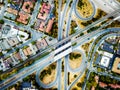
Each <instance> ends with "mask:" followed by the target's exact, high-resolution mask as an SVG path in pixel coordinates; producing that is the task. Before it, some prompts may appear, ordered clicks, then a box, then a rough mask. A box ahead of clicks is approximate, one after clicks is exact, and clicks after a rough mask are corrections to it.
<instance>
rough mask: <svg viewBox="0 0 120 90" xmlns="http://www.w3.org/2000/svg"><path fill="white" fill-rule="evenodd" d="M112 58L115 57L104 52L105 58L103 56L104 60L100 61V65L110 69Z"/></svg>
mask: <svg viewBox="0 0 120 90" xmlns="http://www.w3.org/2000/svg"><path fill="white" fill-rule="evenodd" d="M112 57H113V54H111V53H108V52H104V53H103V56H102V59H101V61H100V65H101V66H104V67H108V66H109V64H110V60H111V58H112Z"/></svg>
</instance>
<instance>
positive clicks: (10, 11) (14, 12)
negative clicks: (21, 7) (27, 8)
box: [7, 7, 18, 15]
mask: <svg viewBox="0 0 120 90" xmlns="http://www.w3.org/2000/svg"><path fill="white" fill-rule="evenodd" d="M7 12H9V13H11V14H14V15H17V14H18V10H15V9H13V8H10V7H9V8H7Z"/></svg>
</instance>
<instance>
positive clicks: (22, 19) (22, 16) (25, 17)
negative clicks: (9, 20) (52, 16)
mask: <svg viewBox="0 0 120 90" xmlns="http://www.w3.org/2000/svg"><path fill="white" fill-rule="evenodd" d="M28 19H29V14H25V13H23V12H19V17H18V18H17V21H18V22H21V23H23V24H27V23H28Z"/></svg>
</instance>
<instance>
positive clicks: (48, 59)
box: [0, 0, 120, 90]
mask: <svg viewBox="0 0 120 90" xmlns="http://www.w3.org/2000/svg"><path fill="white" fill-rule="evenodd" d="M38 1H39V0H38ZM61 1H62V0H60V1H59V22H58V27H59V28H58V30H59V31H58V41H59V42H58V43H56V44H54V45H52V46H49V48H47V49H45V50H44V51H43V52H41V53H44V52H47V51H51V53H50V54H49V55H47V56H45V57H44V58H42V59H40V60H38V61H36V62H35V63H34V64H32V65H31V66H29V67H26V68H24V69H22V70H20V71H19V72H18V73H17V74H15V75H12V76H11V77H9V78H8V79H6V80H4V81H3V82H1V83H0V89H1V90H4V89H5V88H7V87H9V86H11V85H13V84H15V83H16V82H17V81H19V80H21V79H23V78H24V77H26V76H28V75H30V74H32V73H33V72H37V73H36V81H37V82H38V84H39V85H41V86H42V87H44V88H51V87H53V86H54V85H58V90H61V66H62V61H61V59H60V60H58V61H57V75H56V78H55V81H53V82H52V83H50V84H48V85H45V84H43V83H42V82H41V81H40V80H39V74H40V71H41V70H42V69H43V68H45V67H46V66H49V65H50V64H51V63H53V62H54V60H53V57H54V54H53V53H52V52H53V51H52V49H53V48H54V47H56V46H59V45H60V44H61V43H62V42H65V41H67V40H68V39H71V42H72V43H75V42H77V44H76V46H73V47H72V49H73V51H74V50H76V48H77V47H79V46H80V45H82V44H83V43H85V42H87V41H89V40H90V39H92V38H93V37H99V36H100V35H102V34H104V33H106V32H112V31H114V30H116V31H120V30H119V29H118V28H115V29H114V28H113V29H107V30H102V28H103V27H104V26H107V25H109V24H110V23H111V22H113V21H114V20H111V21H108V22H109V23H108V22H106V23H104V24H103V26H102V27H100V28H99V29H98V30H96V31H93V32H91V33H88V34H85V35H84V36H81V37H78V38H75V37H76V36H77V35H79V34H80V32H81V31H82V32H85V31H87V30H89V29H90V28H92V27H94V26H95V25H97V24H98V23H101V22H103V21H105V20H106V19H108V18H109V17H111V16H113V15H116V14H118V13H119V10H115V11H114V12H112V13H110V14H108V15H107V16H105V17H103V18H101V19H99V20H98V21H96V22H94V23H92V24H91V25H89V26H87V27H86V28H85V29H81V30H79V31H78V32H76V33H75V34H73V35H71V36H69V30H70V22H71V15H72V12H73V9H76V3H77V1H78V0H73V2H72V5H71V8H70V12H69V14H68V15H69V16H68V17H69V18H68V23H67V25H66V26H67V27H66V30H65V31H66V36H65V39H64V38H63V35H62V33H63V26H64V24H63V23H64V20H65V18H64V17H65V15H66V10H67V8H68V5H69V3H70V0H67V3H66V5H65V8H64V11H63V12H62V13H61V9H60V8H61ZM91 3H92V2H91ZM92 5H93V7H94V13H93V15H92V16H91V17H90V18H92V17H93V16H94V14H95V6H94V4H93V3H92ZM36 7H37V6H36ZM74 12H75V14H76V16H78V13H77V12H76V10H75V11H74ZM33 18H34V15H33ZM78 18H79V19H83V18H81V17H80V16H78ZM90 18H88V19H86V20H89V19H90ZM83 20H84V19H83ZM5 21H6V22H7V23H11V24H14V23H12V22H10V21H8V20H5ZM19 27H21V26H19ZM24 28H25V29H29V30H30V27H29V26H28V27H24ZM30 31H31V32H33V31H34V30H30ZM39 36H42V35H39ZM88 38H89V39H88ZM36 39H38V38H35V39H34V40H36ZM34 40H33V41H34ZM28 43H29V42H28ZM28 43H26V44H25V45H27V44H28ZM23 46H24V45H23ZM19 48H21V47H19ZM41 53H40V54H41ZM81 53H82V52H81ZM40 54H38V55H36V56H39V55H40ZM8 55H9V53H8ZM82 55H83V56H84V59H83V60H82V61H83V62H82V64H81V66H80V67H79V68H78V69H76V70H72V69H71V68H70V66H69V64H68V63H69V55H67V56H65V58H64V59H65V60H64V62H65V66H64V72H65V74H64V76H65V79H64V84H65V86H64V90H70V88H71V87H72V86H73V85H74V84H75V83H76V82H77V80H78V79H79V78H80V77H81V75H82V74H83V73H84V71H85V69H86V68H87V65H88V63H86V62H85V61H87V59H86V56H85V53H82ZM36 56H34V57H36ZM69 71H70V72H81V74H80V75H79V76H78V77H77V78H76V79H75V80H74V81H73V82H72V83H71V84H70V85H69V86H67V72H69Z"/></svg>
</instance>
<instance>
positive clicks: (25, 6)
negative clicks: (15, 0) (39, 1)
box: [22, 1, 34, 13]
mask: <svg viewBox="0 0 120 90" xmlns="http://www.w3.org/2000/svg"><path fill="white" fill-rule="evenodd" d="M33 7H34V6H33V2H32V1H25V2H24V3H23V6H22V10H23V11H25V12H27V13H31V12H32V9H33Z"/></svg>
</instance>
